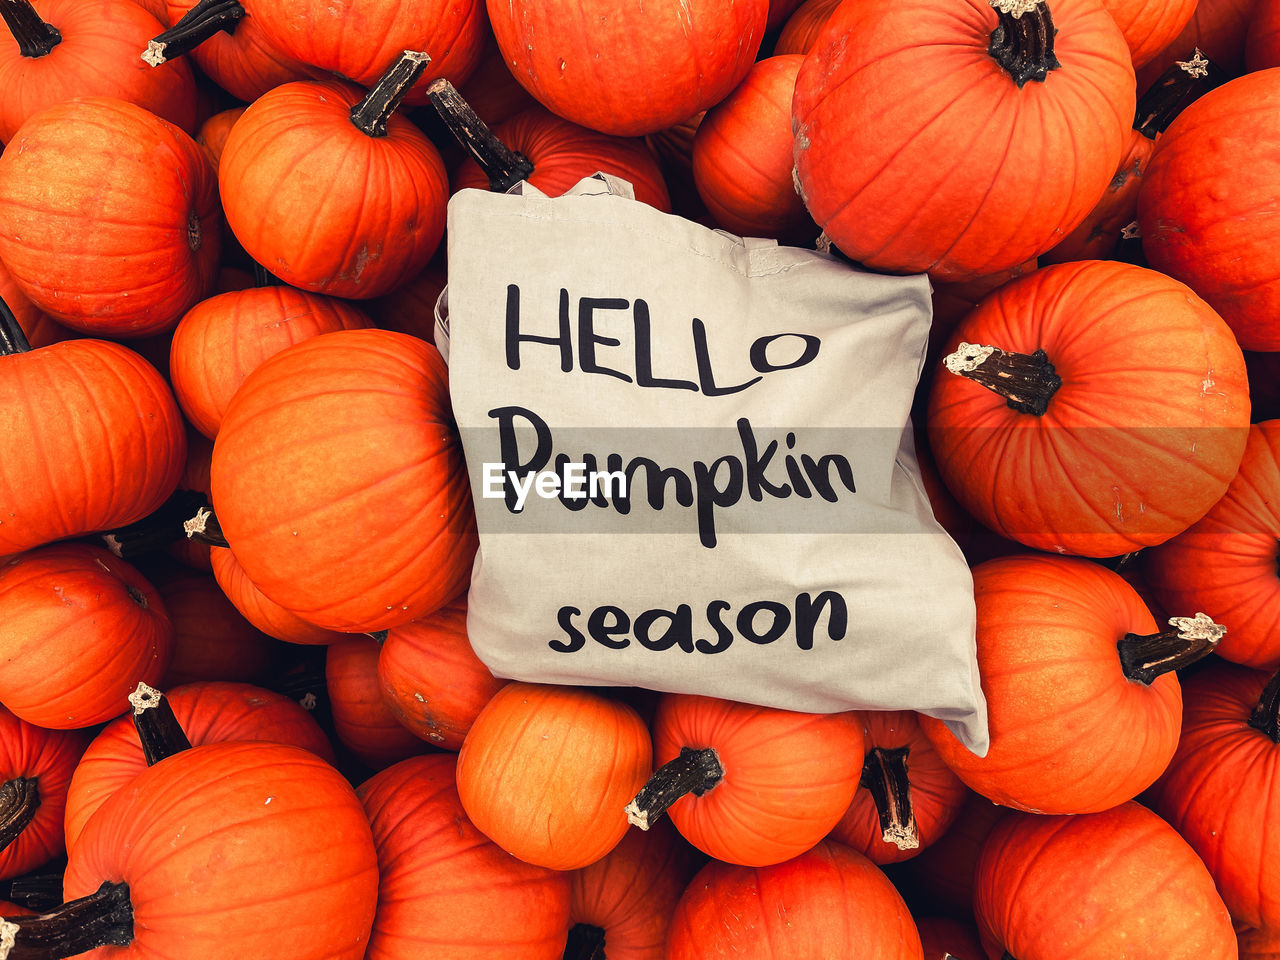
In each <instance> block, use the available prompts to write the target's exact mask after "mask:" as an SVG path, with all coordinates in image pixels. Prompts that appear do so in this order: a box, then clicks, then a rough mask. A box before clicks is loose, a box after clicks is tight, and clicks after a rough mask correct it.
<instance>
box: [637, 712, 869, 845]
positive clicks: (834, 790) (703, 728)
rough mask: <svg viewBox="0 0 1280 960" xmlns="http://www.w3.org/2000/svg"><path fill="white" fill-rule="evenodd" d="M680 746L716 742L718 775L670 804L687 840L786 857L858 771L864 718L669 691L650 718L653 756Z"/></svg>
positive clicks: (664, 756)
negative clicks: (703, 787) (713, 781)
mask: <svg viewBox="0 0 1280 960" xmlns="http://www.w3.org/2000/svg"><path fill="white" fill-rule="evenodd" d="M682 747H691V748H693V749H695V750H701V749H705V748H708V747H709V748H711V749H713V750H715V752H716V756H717V757H718V759H719V762H720V766H721V767H722V768H723V770H724V776H723V778H722V779H721V781H720V782H719V783H717V784H716V785H715V786H714V787H712V788H711V789H710V790H707V791H706V792H705V793H703V794H702V796H700V797H699V796H695V795H693V794H686V795H685V796H683V797H681V798H680V799H679V800H677V801H676V802H675V803H674V804H672V805H671V808H670V810H668V811H667V813H668V815H669V816H670V817H671V822H672V823H674V824H675V826H676V829H677V830H679V831H680V833H681V835H683V836H684V838H685V839H686V840H688V841H689V842H690V843H692V844H693V845H694V846H695V847H697V848H698V849H699V850H701V851H703V852H704V853H706V854H707V855H708V856H712V857H715V858H716V859H718V860H723V861H725V862H727V863H740V864H745V865H747V866H764V865H766V864H770V863H779V862H781V861H783V860H787V859H790V858H791V857H794V856H797V855H799V854H801V853H803V852H804V851H805V850H808V849H809V848H810V847H812V846H813V845H814V844H815V843H817V842H818V841H819V840H821V839H822V838H823V837H825V836H826V835H827V833H828V832H829V831H830V830H831V828H832V827H834V826H835V825H836V823H838V822H839V820H840V817H841V816H842V815H843V813H844V811H845V810H846V809H848V807H849V803H850V802H851V801H852V800H853V796H854V793H855V792H856V791H857V789H858V776H859V774H860V773H861V772H862V760H863V755H864V754H865V752H866V749H865V744H864V740H863V732H862V721H861V719H860V718H859V716H858V715H857V714H856V713H854V712H853V711H848V712H845V713H830V714H818V713H797V712H793V711H790V710H776V709H772V708H770V707H758V706H754V705H751V704H743V703H735V702H733V701H730V700H718V699H715V698H713V697H700V696H693V695H688V694H666V695H664V696H663V697H662V698H661V699H660V700H659V701H658V709H657V713H656V715H655V716H654V720H653V753H654V765H655V766H661V765H662V764H664V763H667V762H668V761H670V760H673V759H675V758H676V757H677V756H678V755H679V753H680V749H681V748H682Z"/></svg>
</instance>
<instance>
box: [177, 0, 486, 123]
mask: <svg viewBox="0 0 1280 960" xmlns="http://www.w3.org/2000/svg"><path fill="white" fill-rule="evenodd" d="M170 2H172V0H170ZM248 12H249V15H250V16H252V17H255V18H256V19H257V20H258V23H259V25H260V26H261V27H262V32H263V35H264V36H265V37H266V38H267V39H268V40H269V41H270V42H271V43H272V44H274V45H275V46H276V48H277V49H279V50H281V51H282V52H283V53H285V54H287V55H288V56H291V57H294V58H295V59H297V60H300V61H302V62H303V63H306V64H310V65H311V66H313V67H316V68H318V69H319V70H321V71H324V72H327V73H335V74H337V75H338V76H341V77H347V78H349V79H351V80H354V81H355V82H356V83H359V84H362V85H363V86H366V87H372V86H374V84H375V83H377V81H378V78H379V77H380V76H381V75H382V73H383V71H384V70H386V69H387V68H388V67H390V66H391V65H392V64H393V63H394V62H395V61H396V58H397V57H399V56H400V55H401V53H402V51H405V50H425V51H426V52H427V53H428V54H430V55H431V71H430V75H431V77H445V78H447V79H449V80H450V81H452V82H453V83H455V84H461V83H463V82H464V81H465V80H466V79H467V78H468V77H470V76H471V74H472V72H474V70H475V68H476V66H477V64H479V62H480V54H481V51H482V50H483V49H484V41H485V38H486V36H487V33H488V32H487V31H486V30H485V15H484V4H483V3H481V2H480V0H396V2H394V3H392V2H387V0H347V2H346V3H344V4H342V5H341V6H338V5H335V4H332V3H330V2H329V0H270V2H266V3H264V2H261V0H258V2H251V3H250V4H249V7H248ZM405 102H406V103H414V104H420V103H424V102H426V92H425V84H419V85H417V87H416V88H415V89H413V90H410V91H408V94H407V97H406V100H405Z"/></svg>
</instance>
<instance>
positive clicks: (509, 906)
mask: <svg viewBox="0 0 1280 960" xmlns="http://www.w3.org/2000/svg"><path fill="white" fill-rule="evenodd" d="M454 763H455V761H454V758H453V757H452V756H449V755H446V756H441V755H435V756H427V757H415V758H413V759H410V760H405V761H403V762H402V763H398V764H396V765H395V766H393V767H388V768H387V769H386V770H383V771H382V772H381V773H378V774H376V775H374V776H373V777H371V778H370V779H369V780H367V781H365V782H364V783H363V784H362V785H361V786H360V789H359V790H358V791H357V794H358V795H359V797H360V799H361V802H362V803H363V804H364V808H365V811H366V812H367V813H368V815H369V821H370V823H371V824H372V826H373V837H374V842H375V843H376V844H377V848H378V862H379V867H380V871H381V883H380V891H379V898H380V899H379V903H378V914H377V917H376V918H375V920H374V924H373V936H372V938H371V939H370V942H369V952H368V953H366V954H365V960H419V958H422V957H431V958H433V960H505V958H508V957H519V958H520V960H559V958H560V956H561V953H562V951H563V950H564V941H565V934H566V932H567V931H568V927H569V878H568V876H567V875H565V874H563V873H560V872H558V871H554V870H548V869H546V868H545V867H537V866H534V865H532V864H528V863H524V862H522V861H520V860H517V859H516V858H515V857H513V856H511V855H510V854H508V853H506V852H505V851H503V850H502V849H501V848H500V847H499V846H498V845H497V844H495V843H492V842H491V841H490V840H489V838H488V837H486V836H485V835H484V834H482V833H481V832H480V831H479V830H477V829H476V828H475V826H474V825H473V824H472V823H471V821H470V820H469V819H468V818H467V814H466V811H465V810H464V809H463V806H462V802H461V801H460V800H459V799H458V790H457V786H456V780H455V776H454ZM610 956H611V957H612V953H610Z"/></svg>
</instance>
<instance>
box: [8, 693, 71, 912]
mask: <svg viewBox="0 0 1280 960" xmlns="http://www.w3.org/2000/svg"><path fill="white" fill-rule="evenodd" d="M86 742H87V741H86V739H85V737H84V735H83V734H81V733H80V732H79V731H64V730H45V729H43V728H41V727H37V726H35V725H34V724H30V723H27V722H26V721H24V720H20V719H18V718H17V717H15V716H14V715H13V714H12V713H10V712H9V711H8V710H6V709H5V708H4V707H3V706H0V879H4V880H8V879H11V878H13V877H17V876H21V875H22V874H24V873H26V872H28V871H29V870H34V869H36V868H37V867H40V866H42V865H44V864H46V863H48V862H49V861H50V860H53V859H54V858H56V857H59V856H61V855H62V852H63V850H64V846H63V842H62V818H63V812H64V810H65V809H66V804H67V788H68V786H69V785H70V783H71V775H72V773H73V772H74V771H75V769H76V764H77V763H78V762H79V761H80V755H81V754H83V753H84V748H85V744H86ZM4 915H5V916H8V914H4Z"/></svg>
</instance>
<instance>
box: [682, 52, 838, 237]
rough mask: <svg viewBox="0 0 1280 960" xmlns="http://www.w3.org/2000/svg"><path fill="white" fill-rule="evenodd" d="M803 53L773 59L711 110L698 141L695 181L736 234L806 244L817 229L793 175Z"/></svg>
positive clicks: (712, 209) (756, 68)
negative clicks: (794, 99)
mask: <svg viewBox="0 0 1280 960" xmlns="http://www.w3.org/2000/svg"><path fill="white" fill-rule="evenodd" d="M803 62H804V58H803V57H800V56H794V55H793V56H789V57H769V58H768V59H766V60H761V61H760V62H758V63H756V64H755V65H754V66H753V67H752V68H751V70H750V71H749V72H748V73H747V75H746V77H745V78H744V79H743V81H742V82H741V83H740V84H738V86H737V87H736V88H735V89H734V91H733V92H732V93H731V94H729V96H728V97H726V98H725V99H724V100H722V101H721V102H720V103H719V104H717V105H716V106H715V107H713V108H712V109H710V110H708V111H707V115H706V116H705V117H703V119H702V123H701V124H699V125H698V133H697V136H695V137H694V139H693V179H694V183H695V184H696V185H697V188H698V194H699V196H701V197H702V201H703V203H705V204H706V205H707V210H708V211H710V213H711V215H712V217H714V218H715V221H716V223H717V224H719V225H720V226H722V227H724V228H725V229H726V230H728V231H730V232H731V233H736V234H739V235H741V236H747V237H773V238H775V239H778V240H781V241H783V242H785V243H802V242H805V241H810V240H812V239H813V238H814V237H815V236H817V233H818V228H817V227H816V226H815V225H814V223H813V221H812V220H810V219H809V214H808V211H806V210H805V208H804V204H803V203H801V202H800V198H799V197H798V196H797V195H796V190H795V187H794V185H793V184H792V180H791V167H792V160H791V145H792V138H791V96H792V93H793V92H794V91H795V85H796V74H797V73H799V72H800V64H801V63H803Z"/></svg>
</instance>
